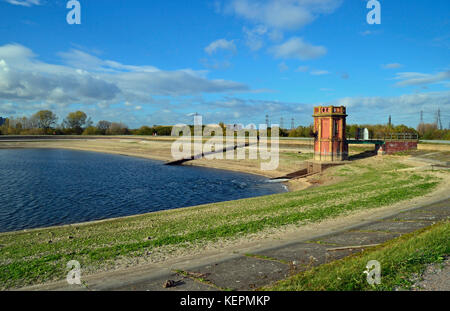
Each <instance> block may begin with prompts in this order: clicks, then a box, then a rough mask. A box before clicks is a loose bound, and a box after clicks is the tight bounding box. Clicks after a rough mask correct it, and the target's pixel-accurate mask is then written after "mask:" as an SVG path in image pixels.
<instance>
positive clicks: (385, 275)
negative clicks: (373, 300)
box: [263, 221, 450, 291]
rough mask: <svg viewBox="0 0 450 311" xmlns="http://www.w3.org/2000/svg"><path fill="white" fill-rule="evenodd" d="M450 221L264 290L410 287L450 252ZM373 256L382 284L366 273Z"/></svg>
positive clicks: (311, 270) (304, 273)
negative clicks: (379, 268) (377, 262)
mask: <svg viewBox="0 0 450 311" xmlns="http://www.w3.org/2000/svg"><path fill="white" fill-rule="evenodd" d="M449 240H450V222H449V221H446V222H441V223H438V224H435V225H433V226H431V227H428V228H424V229H421V230H419V231H416V232H413V233H410V234H406V235H403V236H401V237H399V238H397V239H394V240H391V241H388V242H386V243H384V244H382V245H379V246H376V247H373V248H371V249H369V250H367V251H365V252H363V253H359V254H356V255H353V256H349V257H346V258H344V259H341V260H338V261H334V262H332V263H328V264H324V265H321V266H319V267H316V268H313V269H310V270H307V271H304V272H301V273H299V274H297V275H295V276H292V277H290V278H288V279H286V280H283V281H279V282H277V283H276V284H274V285H272V286H268V287H265V288H263V289H264V290H277V291H304V290H306V291H318V290H322V291H323V290H333V291H343V290H344V291H345V290H352V291H354V290H395V289H398V288H402V289H409V288H410V287H411V286H412V285H413V282H412V281H410V280H411V277H412V276H413V274H416V273H417V274H421V273H422V272H423V271H424V269H425V268H426V266H427V265H428V264H430V263H435V262H442V261H443V260H444V258H445V256H448V255H449V254H450V243H449ZM370 260H378V261H379V262H380V265H381V284H379V285H376V284H374V285H370V284H369V283H368V282H367V276H366V274H364V271H366V270H367V269H366V265H367V263H368V262H369V261H370Z"/></svg>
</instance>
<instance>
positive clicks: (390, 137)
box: [384, 133, 419, 140]
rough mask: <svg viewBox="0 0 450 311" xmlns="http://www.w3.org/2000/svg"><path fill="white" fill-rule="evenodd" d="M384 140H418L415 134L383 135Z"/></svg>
mask: <svg viewBox="0 0 450 311" xmlns="http://www.w3.org/2000/svg"><path fill="white" fill-rule="evenodd" d="M384 140H419V135H417V134H416V133H390V134H385V135H384Z"/></svg>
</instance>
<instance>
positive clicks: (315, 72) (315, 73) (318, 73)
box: [310, 70, 330, 76]
mask: <svg viewBox="0 0 450 311" xmlns="http://www.w3.org/2000/svg"><path fill="white" fill-rule="evenodd" d="M329 73H330V72H329V71H328V70H313V71H311V72H310V74H312V75H313V76H323V75H327V74H329Z"/></svg>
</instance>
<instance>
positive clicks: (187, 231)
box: [0, 159, 440, 289]
mask: <svg viewBox="0 0 450 311" xmlns="http://www.w3.org/2000/svg"><path fill="white" fill-rule="evenodd" d="M365 163H367V164H358V162H356V163H353V164H350V165H347V166H341V167H335V168H333V169H330V171H329V174H330V176H331V175H333V174H342V175H345V176H341V177H339V178H341V179H342V181H341V182H339V183H336V184H334V185H329V186H321V187H316V188H310V189H307V190H304V191H299V192H290V193H283V194H277V195H271V196H265V197H257V198H250V199H244V200H237V201H229V202H221V203H216V204H207V205H201V206H195V207H189V208H182V209H175V210H167V211H161V212H155V213H150V214H145V215H139V216H132V217H127V218H121V219H113V220H107V221H103V222H97V223H87V224H81V225H71V226H64V227H56V228H46V229H38V230H30V231H21V232H15V233H4V234H0V288H1V289H6V288H11V287H20V286H24V285H31V284H36V283H42V282H46V281H50V280H60V279H64V278H65V276H66V273H67V271H66V268H65V265H66V263H67V262H68V261H70V260H78V261H79V262H80V263H81V266H82V269H83V271H85V272H86V273H89V272H93V271H97V270H99V269H105V268H108V269H109V268H111V267H112V266H114V265H115V264H116V263H117V262H119V261H121V260H123V259H127V260H128V259H139V258H143V257H146V256H148V255H147V252H158V251H160V252H167V251H170V249H173V248H183V247H185V248H191V247H195V246H201V245H204V244H205V243H210V242H215V241H217V240H230V239H235V238H238V237H244V236H247V235H249V234H252V233H258V232H261V231H264V230H270V229H273V228H280V227H283V226H286V225H292V224H294V225H303V224H305V223H310V222H317V221H321V220H324V219H327V218H332V217H337V216H340V215H344V214H349V213H352V212H355V211H358V210H363V209H370V208H377V207H381V206H385V205H389V204H392V203H396V202H399V201H402V200H407V199H411V198H414V197H418V196H423V195H424V194H426V193H429V192H430V191H432V190H433V189H434V188H435V187H436V185H437V184H438V183H439V181H440V180H439V179H438V178H437V177H434V176H433V175H431V173H420V174H419V173H413V172H407V171H397V170H398V169H401V168H405V167H406V166H405V165H403V164H401V163H399V162H397V160H395V159H390V160H383V161H381V163H378V162H377V164H370V163H371V162H369V161H366V162H365ZM149 237H150V239H149ZM49 241H51V243H49Z"/></svg>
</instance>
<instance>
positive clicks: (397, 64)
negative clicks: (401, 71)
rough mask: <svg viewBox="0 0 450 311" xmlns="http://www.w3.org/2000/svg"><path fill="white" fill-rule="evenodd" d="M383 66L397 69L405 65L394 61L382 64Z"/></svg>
mask: <svg viewBox="0 0 450 311" xmlns="http://www.w3.org/2000/svg"><path fill="white" fill-rule="evenodd" d="M382 67H383V68H384V69H397V68H401V67H403V65H402V64H399V63H392V64H384V65H382Z"/></svg>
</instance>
